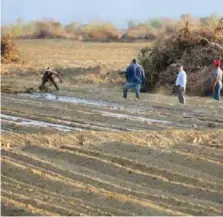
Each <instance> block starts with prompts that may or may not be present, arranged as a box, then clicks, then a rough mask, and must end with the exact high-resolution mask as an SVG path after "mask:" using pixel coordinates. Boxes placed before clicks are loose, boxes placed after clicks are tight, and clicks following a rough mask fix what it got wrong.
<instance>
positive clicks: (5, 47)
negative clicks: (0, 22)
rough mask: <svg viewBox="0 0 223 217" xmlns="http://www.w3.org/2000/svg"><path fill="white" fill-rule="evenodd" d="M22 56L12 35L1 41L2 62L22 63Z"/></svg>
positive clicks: (4, 37)
mask: <svg viewBox="0 0 223 217" xmlns="http://www.w3.org/2000/svg"><path fill="white" fill-rule="evenodd" d="M20 59H21V58H20V54H19V51H18V49H17V48H16V46H15V44H14V43H13V41H12V38H11V36H10V35H6V36H3V37H2V39H1V61H2V62H4V63H8V62H18V61H20Z"/></svg>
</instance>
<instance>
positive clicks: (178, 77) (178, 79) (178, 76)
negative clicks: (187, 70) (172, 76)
mask: <svg viewBox="0 0 223 217" xmlns="http://www.w3.org/2000/svg"><path fill="white" fill-rule="evenodd" d="M179 83H180V73H178V75H177V79H176V83H175V85H176V86H179Z"/></svg>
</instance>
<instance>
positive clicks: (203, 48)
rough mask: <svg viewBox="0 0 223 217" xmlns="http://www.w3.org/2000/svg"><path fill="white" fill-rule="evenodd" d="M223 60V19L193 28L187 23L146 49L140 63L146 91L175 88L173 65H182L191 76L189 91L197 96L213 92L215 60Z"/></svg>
mask: <svg viewBox="0 0 223 217" xmlns="http://www.w3.org/2000/svg"><path fill="white" fill-rule="evenodd" d="M222 57H223V18H222V19H221V20H219V22H218V25H217V26H215V27H213V26H209V27H208V26H206V27H200V28H196V27H195V28H192V27H191V26H190V23H189V22H187V23H186V25H185V27H184V28H182V29H180V30H179V31H178V32H177V33H175V34H172V35H171V36H168V37H162V38H160V39H158V40H157V42H156V43H155V45H154V46H153V47H146V48H143V49H142V50H141V52H140V55H139V60H140V63H141V64H142V65H143V66H144V68H145V71H146V75H147V89H148V90H149V89H150V90H152V89H156V88H158V87H160V86H165V87H168V88H172V87H173V85H174V83H175V80H176V75H177V72H176V68H175V67H174V64H176V63H182V64H183V65H184V68H185V71H186V72H187V74H188V86H187V91H188V92H190V93H193V94H196V95H200V94H202V95H206V94H208V93H209V92H210V76H211V72H212V71H213V70H214V68H213V61H214V60H215V59H219V58H220V59H222Z"/></svg>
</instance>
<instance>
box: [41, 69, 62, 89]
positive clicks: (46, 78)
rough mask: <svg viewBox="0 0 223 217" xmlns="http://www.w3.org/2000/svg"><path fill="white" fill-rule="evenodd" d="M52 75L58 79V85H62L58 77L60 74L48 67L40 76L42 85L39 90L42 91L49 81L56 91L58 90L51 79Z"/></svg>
mask: <svg viewBox="0 0 223 217" xmlns="http://www.w3.org/2000/svg"><path fill="white" fill-rule="evenodd" d="M53 75H55V76H57V77H58V78H59V79H60V83H62V82H63V81H62V78H61V76H60V74H59V73H58V72H56V71H54V70H51V69H50V67H48V68H47V69H46V70H44V72H43V76H42V84H41V85H40V87H39V89H40V90H43V89H45V88H46V87H45V84H46V83H47V82H48V81H50V82H51V83H52V84H53V85H54V86H55V88H56V89H57V90H59V87H58V85H57V83H56V81H55V80H54V78H53Z"/></svg>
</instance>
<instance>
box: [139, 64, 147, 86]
mask: <svg viewBox="0 0 223 217" xmlns="http://www.w3.org/2000/svg"><path fill="white" fill-rule="evenodd" d="M140 68H141V75H142V82H143V83H144V82H145V80H146V76H145V71H144V68H143V67H142V66H141V67H140Z"/></svg>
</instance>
